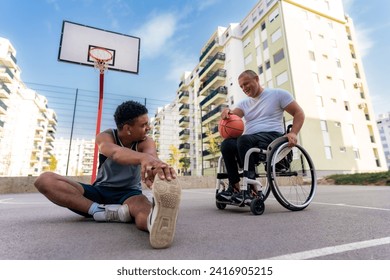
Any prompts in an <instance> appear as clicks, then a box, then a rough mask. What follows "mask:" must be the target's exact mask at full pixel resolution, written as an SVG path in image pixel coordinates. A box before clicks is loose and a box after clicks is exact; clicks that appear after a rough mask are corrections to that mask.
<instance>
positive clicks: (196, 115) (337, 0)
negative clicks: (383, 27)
mask: <svg viewBox="0 0 390 280" xmlns="http://www.w3.org/2000/svg"><path fill="white" fill-rule="evenodd" d="M245 69H252V70H254V71H256V72H257V73H258V75H259V78H260V81H261V83H262V85H263V86H264V87H280V88H283V89H286V90H288V91H290V92H291V93H292V94H293V96H294V98H295V99H296V100H297V102H298V103H299V104H300V105H301V106H302V107H303V109H304V111H305V114H306V121H305V124H304V127H303V128H302V130H301V132H300V134H299V143H300V144H301V145H302V146H303V147H305V148H306V149H307V150H308V152H309V153H310V155H311V156H312V158H313V160H314V162H315V165H316V168H317V171H318V174H319V176H323V175H327V174H334V173H351V172H374V171H383V170H386V169H387V166H386V160H385V157H384V153H383V149H382V146H381V142H380V136H379V133H378V129H377V124H376V122H375V117H374V112H373V108H372V104H371V100H370V95H369V90H368V86H367V83H366V78H365V74H364V69H363V64H362V62H361V57H360V54H359V52H358V48H357V41H356V36H355V31H354V26H353V21H352V19H351V18H350V17H348V16H346V15H345V13H344V10H343V6H342V1H341V0H334V1H326V0H316V1H304V0H294V1H293V0H281V1H277V0H261V1H259V2H258V3H257V4H256V5H255V7H254V8H253V9H252V10H251V11H250V12H249V13H248V14H247V16H246V17H245V18H244V19H243V20H242V21H241V22H240V23H239V24H237V23H236V24H234V23H232V24H230V25H229V27H218V28H217V30H216V31H215V33H214V34H212V35H211V37H210V39H209V40H208V41H207V42H206V43H205V45H204V48H203V49H202V50H201V51H200V58H199V64H198V65H195V66H194V70H193V71H192V72H186V73H185V75H183V76H182V77H181V79H180V84H179V88H178V90H177V99H176V102H178V103H179V104H180V106H181V107H180V108H179V114H181V115H182V116H183V117H184V116H186V117H188V118H190V119H191V118H192V119H194V120H196V121H195V122H194V123H188V127H187V126H186V127H183V130H182V133H183V134H185V133H189V136H191V135H193V137H192V138H191V139H193V140H195V139H198V142H200V145H199V144H198V146H197V149H200V150H201V153H198V151H199V150H197V149H193V150H191V151H188V150H185V149H184V150H182V152H183V153H189V156H190V157H191V159H194V161H195V162H196V163H195V165H196V166H198V167H200V168H197V169H193V170H194V171H195V172H193V174H197V175H201V174H212V173H213V172H214V170H215V164H216V159H217V158H218V157H219V153H216V152H211V151H212V150H213V149H212V147H211V145H212V144H213V145H215V142H217V144H218V142H220V141H221V139H220V138H219V135H218V133H217V124H218V120H219V116H220V112H221V111H222V109H223V108H224V107H226V106H230V107H234V104H235V103H236V102H237V101H239V100H240V99H241V98H243V97H244V95H243V93H242V92H241V89H240V88H239V86H238V83H237V77H238V75H239V74H240V73H241V72H242V71H243V70H245ZM285 121H286V124H288V123H290V122H291V117H290V116H289V115H288V114H286V115H285ZM205 132H207V133H205ZM211 138H212V141H210V139H211ZM181 140H182V144H186V143H187V142H186V141H187V139H186V138H185V137H181ZM195 145H196V144H195ZM200 170H201V172H200V173H199V171H200Z"/></svg>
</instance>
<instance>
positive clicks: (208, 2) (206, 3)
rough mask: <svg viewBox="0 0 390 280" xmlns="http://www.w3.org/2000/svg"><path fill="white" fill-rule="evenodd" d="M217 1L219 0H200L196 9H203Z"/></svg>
mask: <svg viewBox="0 0 390 280" xmlns="http://www.w3.org/2000/svg"><path fill="white" fill-rule="evenodd" d="M217 2H219V0H203V1H200V4H199V6H198V7H197V9H198V11H203V10H205V9H207V8H208V7H210V6H212V5H214V4H216V3H217Z"/></svg>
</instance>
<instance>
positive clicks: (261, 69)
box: [259, 65, 264, 74]
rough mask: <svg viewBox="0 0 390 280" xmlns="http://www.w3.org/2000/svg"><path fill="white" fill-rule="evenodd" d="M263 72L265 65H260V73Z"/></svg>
mask: <svg viewBox="0 0 390 280" xmlns="http://www.w3.org/2000/svg"><path fill="white" fill-rule="evenodd" d="M263 73H264V69H263V65H260V66H259V74H263Z"/></svg>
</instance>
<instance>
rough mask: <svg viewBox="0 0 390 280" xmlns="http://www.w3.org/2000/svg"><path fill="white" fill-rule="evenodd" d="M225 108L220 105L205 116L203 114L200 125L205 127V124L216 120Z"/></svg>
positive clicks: (223, 105) (225, 106)
mask: <svg viewBox="0 0 390 280" xmlns="http://www.w3.org/2000/svg"><path fill="white" fill-rule="evenodd" d="M227 107H228V106H227V105H225V104H221V105H219V106H218V107H216V108H215V109H213V110H211V111H210V112H208V113H207V114H205V115H204V116H203V117H202V124H203V125H205V124H207V123H209V122H211V121H213V120H215V119H216V118H218V117H219V116H220V115H221V114H220V113H221V112H222V110H223V109H225V108H227Z"/></svg>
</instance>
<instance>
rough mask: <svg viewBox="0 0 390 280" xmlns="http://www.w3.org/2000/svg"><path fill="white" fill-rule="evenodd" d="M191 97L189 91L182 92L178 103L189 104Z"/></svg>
mask: <svg viewBox="0 0 390 280" xmlns="http://www.w3.org/2000/svg"><path fill="white" fill-rule="evenodd" d="M189 97H190V93H189V91H188V90H186V91H181V92H180V94H179V97H178V102H179V103H187V102H188V99H189Z"/></svg>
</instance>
